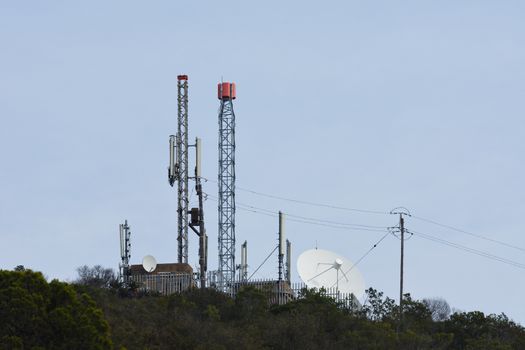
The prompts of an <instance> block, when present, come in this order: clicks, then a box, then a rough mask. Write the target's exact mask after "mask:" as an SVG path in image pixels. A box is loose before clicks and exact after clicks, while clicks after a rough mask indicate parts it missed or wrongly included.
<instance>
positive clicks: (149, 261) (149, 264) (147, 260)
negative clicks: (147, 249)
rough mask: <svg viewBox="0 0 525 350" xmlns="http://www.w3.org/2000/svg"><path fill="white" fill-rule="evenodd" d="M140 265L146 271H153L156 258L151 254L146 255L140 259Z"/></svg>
mask: <svg viewBox="0 0 525 350" xmlns="http://www.w3.org/2000/svg"><path fill="white" fill-rule="evenodd" d="M142 267H143V268H144V270H146V272H153V271H155V269H156V268H157V260H155V258H154V257H153V256H151V255H146V256H145V257H144V259H142Z"/></svg>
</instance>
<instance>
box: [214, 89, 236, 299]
mask: <svg viewBox="0 0 525 350" xmlns="http://www.w3.org/2000/svg"><path fill="white" fill-rule="evenodd" d="M235 97H236V94H235V83H223V82H221V83H220V84H219V85H218V98H219V100H220V101H221V102H220V103H221V106H220V110H219V181H218V186H219V208H218V209H219V220H218V221H219V269H218V276H217V277H218V283H219V285H218V287H219V290H222V291H224V292H228V291H231V286H232V285H233V282H234V279H235V113H234V112H233V100H234V99H235Z"/></svg>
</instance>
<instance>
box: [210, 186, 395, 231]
mask: <svg viewBox="0 0 525 350" xmlns="http://www.w3.org/2000/svg"><path fill="white" fill-rule="evenodd" d="M208 197H209V198H210V199H211V200H213V201H217V197H215V196H213V195H208ZM236 206H237V208H238V209H241V210H244V211H248V212H252V213H256V214H261V215H266V216H271V217H277V216H278V215H279V214H278V213H277V212H276V211H273V210H269V209H265V208H259V207H256V206H253V205H248V204H243V203H239V202H236ZM286 216H287V217H288V219H287V220H288V221H292V222H298V223H304V224H310V225H317V226H324V227H332V228H337V229H346V230H355V231H371V232H385V230H386V229H387V228H388V227H386V226H372V225H362V224H352V223H343V222H337V221H331V220H325V219H318V218H312V217H307V216H301V215H294V214H288V213H286Z"/></svg>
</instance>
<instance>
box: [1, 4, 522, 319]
mask: <svg viewBox="0 0 525 350" xmlns="http://www.w3.org/2000/svg"><path fill="white" fill-rule="evenodd" d="M523 18H525V3H523V2H522V1H366V2H365V1H341V2H319V1H316V2H306V1H297V2H268V1H266V2H258V3H257V4H254V3H253V2H247V1H244V2H241V1H239V2H229V1H222V2H217V1H210V2H204V1H201V2H177V1H156V2H144V1H89V2H83V3H81V2H73V1H46V2H44V1H24V2H22V1H12V2H8V1H2V2H0V52H1V55H0V118H1V128H0V160H1V162H0V164H1V166H0V198H1V201H0V227H1V228H0V237H1V244H0V268H5V269H11V268H13V267H14V266H16V265H18V264H23V265H25V266H27V267H30V268H33V269H36V270H41V271H43V272H44V273H45V274H46V275H47V276H49V277H50V278H55V277H57V278H60V279H65V280H71V279H74V278H75V275H76V273H75V269H76V267H78V266H80V265H83V264H88V265H94V264H102V265H105V266H111V267H115V268H116V266H117V264H118V261H119V246H118V225H119V223H121V222H122V221H123V220H124V219H128V220H129V223H130V225H131V227H132V232H133V236H132V261H133V262H134V263H139V262H140V261H141V259H142V257H143V256H144V255H146V254H152V255H154V256H155V257H157V259H158V260H159V261H161V262H171V261H174V260H175V259H176V237H175V230H176V217H175V211H176V194H175V192H174V191H173V189H171V188H170V187H169V185H168V183H167V171H166V166H167V155H168V135H169V134H172V133H174V131H175V128H176V124H175V123H176V119H175V116H176V76H177V75H178V74H188V75H189V79H190V80H189V84H190V129H191V131H190V134H191V138H194V137H195V136H199V137H201V138H202V139H203V144H204V150H203V156H204V162H203V167H204V169H203V173H204V176H206V177H209V178H211V179H216V176H217V175H216V174H217V146H216V145H217V132H218V131H217V109H218V101H217V99H216V84H217V82H218V81H219V80H220V79H221V77H223V78H224V79H225V80H232V81H235V82H236V83H237V91H238V99H237V100H236V101H235V111H236V115H237V176H238V182H237V184H238V186H241V187H245V188H250V189H253V190H256V191H261V192H266V193H271V194H276V195H280V196H285V197H291V198H297V199H302V200H308V201H315V202H322V203H331V204H334V205H340V206H346V207H355V208H365V209H373V210H380V211H389V210H390V209H392V208H394V207H396V206H405V207H407V208H409V209H410V210H411V212H412V213H413V214H415V215H419V216H421V217H425V218H430V219H433V220H437V221H439V222H443V223H446V224H450V225H453V226H456V227H459V228H462V229H464V230H468V231H472V232H475V233H478V234H482V235H485V236H487V237H490V238H493V239H497V240H502V241H505V242H509V243H511V244H514V245H516V246H520V247H525V237H524V228H523V213H524V212H525V204H524V198H525V190H524V188H523V185H522V183H523V179H524V178H525V165H524V164H523V159H524V153H525V145H524V142H523V140H522V139H523V135H525V121H524V120H523V116H524V111H525V106H524V103H525V68H524V67H525V64H524V63H525V40H524V39H525V36H524V35H525V24H524V21H523ZM205 190H206V191H207V192H209V193H210V194H214V195H216V191H217V190H216V186H215V184H214V183H211V182H208V183H206V184H205ZM237 199H238V201H239V202H241V203H246V204H250V205H253V206H258V207H262V208H267V209H272V210H275V211H277V210H279V209H280V210H283V211H284V212H287V213H291V214H296V215H303V216H311V217H316V218H321V219H326V220H334V221H342V222H350V223H358V224H366V225H380V226H392V225H395V224H396V220H397V219H396V218H394V217H389V216H381V215H368V214H357V213H350V212H344V211H336V210H329V209H322V208H316V207H309V206H302V205H298V204H293V203H289V202H282V201H276V200H270V199H265V198H262V197H258V196H254V195H251V194H249V193H246V192H242V191H238V193H237ZM192 200H194V198H193V199H192ZM206 218H207V219H208V221H207V228H208V234H209V236H210V262H209V266H210V268H212V269H213V268H215V267H216V264H217V263H216V249H217V227H216V226H217V223H216V220H217V219H216V218H217V213H216V203H214V202H212V201H208V202H207V203H206ZM237 222H238V224H237V239H238V244H237V248H238V249H239V247H240V243H241V242H243V241H244V240H248V244H249V259H250V266H251V268H252V271H253V268H255V267H256V266H257V265H258V264H259V263H260V262H261V261H262V260H263V259H264V257H266V255H267V254H268V253H269V252H270V251H271V249H272V248H273V245H274V244H275V239H276V237H275V231H276V229H277V220H276V219H273V218H271V217H267V216H262V215H257V214H253V213H249V212H245V211H239V212H238V215H237ZM406 225H407V227H408V228H409V229H413V230H418V231H422V232H425V233H428V234H432V235H435V236H438V237H441V238H443V239H446V240H448V241H452V242H456V243H459V244H462V245H466V246H469V247H472V248H475V249H480V250H484V251H488V252H490V253H492V254H495V255H498V256H501V257H505V258H508V259H512V260H514V261H517V262H520V263H525V253H524V252H523V251H519V250H516V249H509V248H505V247H502V246H500V245H496V244H493V243H489V242H487V241H483V240H478V239H476V238H474V237H472V236H468V235H465V234H461V233H459V232H454V231H450V230H446V229H444V228H441V227H438V226H434V225H430V224H426V223H423V222H421V221H417V220H415V219H407V223H406ZM287 229H288V232H287V233H288V238H289V239H290V240H291V241H292V242H293V244H294V247H293V248H294V253H295V256H296V257H297V255H298V254H299V253H300V252H302V251H304V250H306V249H309V248H312V247H313V246H314V245H315V244H316V241H317V244H318V246H319V247H320V248H324V249H328V250H333V251H336V252H338V253H340V254H343V255H345V256H347V257H348V258H350V259H351V260H354V261H355V260H357V259H358V258H359V257H360V256H361V255H362V254H363V253H364V252H366V251H367V250H368V249H369V248H370V246H371V245H372V244H373V243H375V241H377V240H378V239H379V237H381V235H382V233H379V232H367V231H362V232H361V231H344V230H338V229H332V228H328V227H320V226H312V225H305V224H300V223H293V222H289V223H288V224H287ZM398 245H399V241H398V240H396V239H395V238H394V237H388V238H387V239H385V241H383V242H382V243H381V245H380V246H379V247H378V248H376V249H375V250H374V252H373V253H371V254H370V255H369V256H368V257H367V258H366V259H365V260H363V261H362V262H361V264H360V269H361V271H362V273H363V275H364V278H365V280H366V284H367V285H368V286H373V287H375V288H377V289H380V290H383V291H385V293H386V294H387V295H390V296H392V297H396V296H397V295H398V294H397V293H398V273H399V272H398V271H399V270H398V269H399V267H398V265H399V264H398V260H399V256H398V255H399V251H398ZM190 252H191V262H192V264H196V263H197V256H196V255H197V242H196V240H195V239H194V237H192V241H191V242H190ZM275 261H276V259H274V260H271V264H268V265H266V266H265V267H264V268H263V269H261V273H260V275H259V276H260V277H271V276H273V275H274V274H275V273H276V270H275ZM294 273H295V271H294ZM524 275H525V270H523V269H520V268H516V267H512V266H509V265H505V264H502V263H499V262H496V261H493V260H488V259H486V258H483V257H479V256H477V255H472V254H468V253H466V252H463V251H460V250H457V249H453V248H450V247H446V246H442V245H439V244H437V243H434V242H430V241H427V240H423V239H421V238H418V237H413V238H412V239H410V240H409V241H407V244H406V276H405V279H406V280H405V281H406V282H405V288H406V291H408V292H410V293H412V294H413V296H415V297H416V298H424V297H443V298H445V299H447V300H448V301H449V302H450V304H451V305H452V306H453V307H456V308H459V309H463V310H482V311H484V312H488V313H490V312H496V313H499V312H505V313H506V314H507V315H509V316H510V317H511V318H513V319H515V320H517V321H519V322H521V323H525V309H524V308H523V302H522V296H523V291H524V289H525V282H524V281H525V279H524ZM294 280H297V276H296V275H294Z"/></svg>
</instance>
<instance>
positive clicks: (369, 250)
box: [332, 232, 390, 288]
mask: <svg viewBox="0 0 525 350" xmlns="http://www.w3.org/2000/svg"><path fill="white" fill-rule="evenodd" d="M389 234H390V232H387V233H386V234H385V235H384V236H383V237H381V239H380V240H379V241H377V242H376V243H374V245H373V246H372V247H370V249H368V250H367V251H366V253H364V254H363V255H362V256H361V257H360V258H359V259H358V260H357V261H356V262H355V263H354V264H353V265H352V267H350V268H349V269H348V270H347V271H346V272H345V274H347V275H348V274H350V272H352V270H353V269H354V267H356V266H357V265H359V263H360V262H361V261H363V259H364V258H366V257H367V256H368V254H370V253H371V252H372V250H374V249H375V248H376V247H377V246H378V245H379V243H381V242H383V240H384V239H385V238H386V237H387V236H388V235H389ZM340 280H341V277H339V278H338V280H337V282H335V283H334V284H333V285H332V288H333V287H334V286H335V285H336V284H337V283H338V282H339V281H340Z"/></svg>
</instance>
